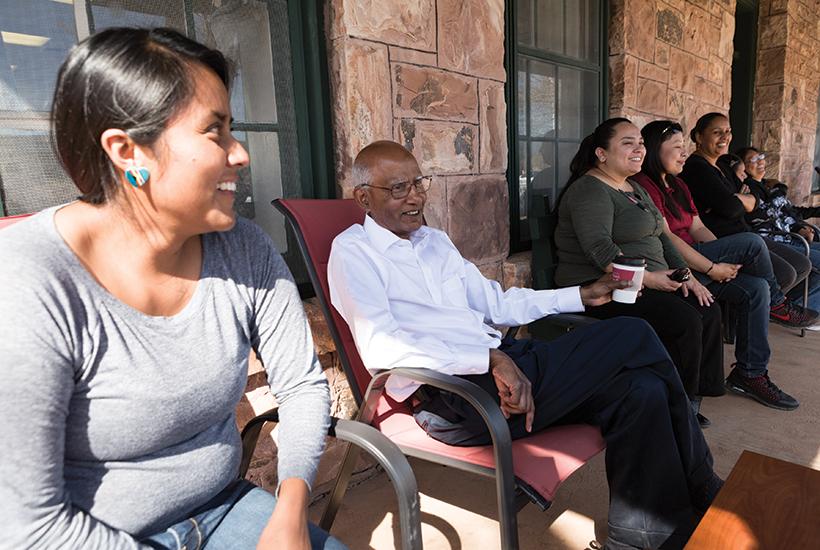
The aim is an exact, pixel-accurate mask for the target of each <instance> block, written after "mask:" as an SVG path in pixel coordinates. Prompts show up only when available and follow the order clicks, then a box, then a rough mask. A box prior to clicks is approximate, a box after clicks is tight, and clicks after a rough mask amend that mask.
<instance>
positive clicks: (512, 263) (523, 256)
mask: <svg viewBox="0 0 820 550" xmlns="http://www.w3.org/2000/svg"><path fill="white" fill-rule="evenodd" d="M531 262H532V253H531V252H530V251H526V252H518V253H516V254H512V255H510V257H509V258H507V259H506V260H504V263H503V264H502V266H501V267H502V270H503V281H502V283H501V284H502V285H503V286H504V289H505V290H506V289H508V288H512V287H519V288H531V287H532V265H531Z"/></svg>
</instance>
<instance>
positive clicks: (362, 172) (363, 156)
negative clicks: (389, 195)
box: [352, 140, 418, 186]
mask: <svg viewBox="0 0 820 550" xmlns="http://www.w3.org/2000/svg"><path fill="white" fill-rule="evenodd" d="M405 162H412V163H413V164H416V165H418V163H416V157H414V156H413V154H412V153H411V152H410V151H408V150H407V149H405V148H404V147H402V146H401V145H399V144H398V143H396V142H395V141H388V140H381V141H374V142H373V143H371V144H370V145H368V146H367V147H365V148H364V149H362V150H361V151H359V154H358V155H356V160H354V161H353V174H352V175H353V185H354V186H358V185H362V184H365V183H373V177H374V173H375V169H376V167H379V166H383V165H385V164H392V163H405Z"/></svg>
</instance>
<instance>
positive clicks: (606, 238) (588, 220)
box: [555, 118, 725, 426]
mask: <svg viewBox="0 0 820 550" xmlns="http://www.w3.org/2000/svg"><path fill="white" fill-rule="evenodd" d="M645 153H646V150H645V148H644V145H643V138H642V137H641V132H640V131H639V130H638V128H637V127H636V126H635V125H634V124H632V123H631V122H630V121H629V120H627V119H625V118H613V119H609V120H606V121H604V122H603V123H601V124H600V125H599V126H598V127H597V128H596V129H595V131H594V132H593V133H592V134H590V135H589V136H587V137H586V138H584V140H583V142H582V143H581V146H580V148H579V150H578V152H577V153H576V155H575V157H574V158H573V159H572V163H571V165H570V170H571V172H572V175H571V176H570V179H569V181H568V182H567V185H566V187H565V189H564V191H563V193H562V195H561V197H560V198H559V201H558V225H557V228H556V231H555V244H556V248H557V250H558V266H557V268H556V272H555V279H556V282H557V283H558V284H559V285H560V286H570V285H577V284H585V283H588V282H590V281H593V280H596V279H598V278H599V277H600V276H601V275H602V274H603V273H605V272H610V271H612V264H613V261H614V260H615V258H616V257H617V256H620V255H625V256H632V257H640V258H643V259H645V260H646V273H645V274H644V279H643V284H644V287H645V288H644V289H643V293H642V295H641V296H639V297H638V299H637V301H636V302H635V303H634V304H624V303H619V302H615V301H612V302H609V303H608V304H605V305H603V306H598V307H589V308H587V309H586V314H588V315H591V316H593V317H597V318H600V319H607V318H611V317H616V316H620V315H628V316H632V317H640V318H642V319H645V320H646V321H648V322H649V324H651V325H652V327H653V328H654V329H655V332H657V333H658V336H659V337H660V339H661V341H662V342H663V343H664V346H665V347H666V349H667V351H668V352H669V355H670V356H671V357H672V360H673V361H674V363H675V365H676V366H677V368H678V372H679V374H680V377H681V380H682V382H683V386H684V389H685V390H686V392H687V395H688V396H689V399H690V401H691V402H692V408H693V410H694V411H695V412H696V413H697V414H698V420H699V421H700V423H701V425H702V426H705V425H708V423H709V421H708V420H707V419H706V418H705V417H704V416H702V415H700V414H699V408H700V402H701V397H702V396H718V395H723V394H724V393H725V391H724V387H723V343H722V341H721V334H720V329H721V317H720V308H719V307H717V306H713V305H712V303H713V301H714V298H713V296H712V293H711V292H710V291H709V290H708V289H707V288H705V287H704V286H703V285H702V284H701V283H700V282H699V281H698V280H697V279H696V278H694V277H688V278H687V277H686V276H684V277H680V278H681V279H686V280H683V281H682V282H679V281H676V280H673V278H671V276H673V275H674V273H675V271H676V270H678V269H680V268H686V267H687V265H686V261H685V260H684V259H683V257H682V256H681V255H680V254H679V253H678V252H677V250H676V249H675V247H674V246H673V245H672V243H671V241H670V240H669V238H668V237H667V236H666V234H665V233H664V231H663V230H664V221H663V216H661V213H660V212H659V211H658V209H657V208H656V207H655V205H654V204H653V203H652V199H650V198H649V195H648V194H647V193H646V191H644V190H643V188H642V187H641V186H640V185H638V184H636V183H634V182H632V181H631V179H630V178H631V177H632V176H633V175H634V174H636V173H638V172H639V171H640V170H641V163H642V162H643V158H644V155H645ZM686 275H687V276H688V273H686Z"/></svg>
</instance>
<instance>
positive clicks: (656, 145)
mask: <svg viewBox="0 0 820 550" xmlns="http://www.w3.org/2000/svg"><path fill="white" fill-rule="evenodd" d="M682 133H683V128H682V127H681V125H680V124H678V123H677V122H673V121H671V120H655V121H652V122H650V123H649V124H647V125H646V126H644V127H643V128H641V135H642V136H643V143H644V146H645V147H646V156H645V157H644V158H643V164H642V165H641V172H643V173H644V174H646V175H647V176H648V177H649V179H651V180H652V182H653V183H654V184H655V185H656V186H657V187H658V189H659V190H660V191H661V197H662V198H663V199H662V200H663V206H664V207H665V208H666V210H668V211H669V213H670V214H672V216H673V217H674V218H675V219H678V220H679V219H680V217H681V210H685V211H686V212H689V213H690V214H694V212H692V209H691V207H690V205H689V200H688V199H687V198H686V194H685V193H684V191H683V189H681V187H680V183H679V182H678V181H677V178H676V177H675V176H673V175H671V174H667V173H666V170H665V169H664V167H663V162H662V161H661V145H663V143H664V142H665V141H667V140H668V139H670V138H671V137H672V136H674V135H675V134H682ZM664 184H666V185H668V186H669V189H671V190H672V194H671V196H670V194H669V193H666V192H665V191H664V187H665V185H664Z"/></svg>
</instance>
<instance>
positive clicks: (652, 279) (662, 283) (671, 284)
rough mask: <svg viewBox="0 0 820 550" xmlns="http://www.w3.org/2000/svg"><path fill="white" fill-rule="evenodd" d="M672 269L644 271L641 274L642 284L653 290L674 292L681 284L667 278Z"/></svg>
mask: <svg viewBox="0 0 820 550" xmlns="http://www.w3.org/2000/svg"><path fill="white" fill-rule="evenodd" d="M673 271H675V270H674V269H666V270H664V271H645V272H644V274H643V286H645V287H646V288H651V289H653V290H661V291H663V292H675V291H676V290H677V289H679V288H680V287H681V284H680V283H678V282H677V281H673V280H672V279H670V278H669V275H670V274H671V273H672V272H673Z"/></svg>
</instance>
